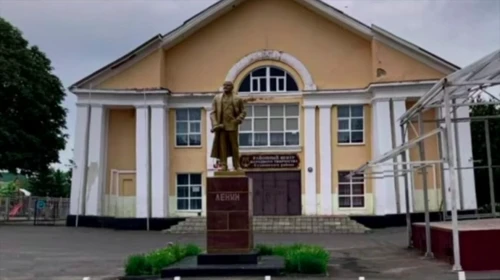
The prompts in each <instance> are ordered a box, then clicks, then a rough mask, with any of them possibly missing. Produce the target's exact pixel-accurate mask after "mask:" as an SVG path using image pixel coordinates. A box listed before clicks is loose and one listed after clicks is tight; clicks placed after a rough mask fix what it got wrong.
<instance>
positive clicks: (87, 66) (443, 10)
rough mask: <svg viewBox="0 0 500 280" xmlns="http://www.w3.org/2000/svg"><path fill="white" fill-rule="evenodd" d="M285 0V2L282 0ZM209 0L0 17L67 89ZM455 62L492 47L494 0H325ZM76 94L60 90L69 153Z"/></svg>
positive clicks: (49, 7)
mask: <svg viewBox="0 0 500 280" xmlns="http://www.w3.org/2000/svg"><path fill="white" fill-rule="evenodd" d="M290 1H291V0H290ZM214 2H216V1H215V0H149V1H143V0H141V1H139V0H106V1H105V0H100V1H98V0H86V1H84V0H0V16H1V17H4V18H6V19H7V20H8V21H10V22H11V23H12V24H14V25H15V26H17V27H18V28H19V29H20V30H21V31H22V32H23V33H24V36H25V38H27V39H28V40H29V42H30V43H31V44H36V45H38V46H39V47H40V48H41V49H42V50H43V51H44V52H45V53H46V54H47V55H48V57H49V58H50V59H51V60H52V65H53V66H54V68H55V73H56V75H58V76H59V78H60V79H61V80H62V82H63V84H64V86H65V87H66V88H67V87H68V86H69V85H71V84H72V83H74V82H76V81H77V80H79V79H81V78H83V77H84V76H86V75H88V74H90V73H91V72H93V71H95V70H97V69H98V68H100V67H102V66H104V65H105V64H107V63H109V62H111V61H113V60H114V59H116V58H118V57H119V56H121V55H123V54H125V53H126V52H128V51H130V50H132V49H134V48H135V47H137V46H138V45H139V44H141V43H143V42H144V41H145V40H147V39H149V38H151V37H152V36H153V35H155V34H158V33H161V34H164V33H167V32H168V31H170V30H172V29H173V28H175V27H177V26H178V25H180V24H182V22H183V21H184V20H186V19H188V18H190V17H191V16H193V15H194V14H196V13H198V12H200V11H201V10H203V9H204V8H206V7H208V6H209V5H211V4H213V3H214ZM325 2H327V3H329V4H330V5H332V6H334V7H336V8H337V9H340V10H342V11H343V12H344V13H346V14H348V15H350V16H353V17H354V18H356V19H358V20H360V21H362V22H364V23H365V24H368V25H370V24H375V25H378V26H380V27H383V28H385V29H387V30H389V31H390V32H392V33H394V34H396V35H398V36H400V37H402V38H404V39H406V40H408V41H410V42H412V43H414V44H417V45H419V46H420V47H423V48H425V49H427V50H429V51H431V52H433V53H435V54H437V55H438V56H441V57H443V58H444V59H446V60H448V61H450V62H452V63H455V64H457V65H459V66H461V67H463V66H466V65H467V64H469V63H472V62H474V61H475V60H477V59H479V58H481V57H482V56H484V55H486V54H488V53H490V52H492V51H494V50H496V49H498V48H500V0H430V1H427V0H379V1H377V0H325ZM75 101H76V98H75V97H74V96H73V95H72V94H71V93H68V95H67V98H66V100H65V103H64V105H65V106H66V107H67V108H68V110H69V112H68V118H67V125H68V133H69V134H70V138H69V139H68V145H67V148H66V150H65V151H63V152H62V153H61V163H62V164H63V165H64V164H66V163H67V162H68V159H69V158H71V157H72V151H71V150H72V147H73V141H74V139H73V137H72V136H73V135H74V130H75V110H76V106H75Z"/></svg>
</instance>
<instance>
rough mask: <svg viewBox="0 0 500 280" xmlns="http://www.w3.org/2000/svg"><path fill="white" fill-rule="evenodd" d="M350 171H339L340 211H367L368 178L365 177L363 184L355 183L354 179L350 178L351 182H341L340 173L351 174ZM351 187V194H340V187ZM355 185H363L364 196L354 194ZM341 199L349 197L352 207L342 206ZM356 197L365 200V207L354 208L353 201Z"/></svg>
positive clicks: (338, 197)
mask: <svg viewBox="0 0 500 280" xmlns="http://www.w3.org/2000/svg"><path fill="white" fill-rule="evenodd" d="M349 172H351V171H350V170H339V171H337V203H338V208H339V210H362V209H366V178H364V176H363V180H362V182H353V178H349V182H341V181H340V178H341V176H340V173H349ZM341 185H343V186H345V185H349V191H350V192H349V194H340V186H341ZM353 185H363V194H353ZM341 197H349V200H350V206H341V205H340V198H341ZM354 197H362V198H363V206H354V203H353V200H354Z"/></svg>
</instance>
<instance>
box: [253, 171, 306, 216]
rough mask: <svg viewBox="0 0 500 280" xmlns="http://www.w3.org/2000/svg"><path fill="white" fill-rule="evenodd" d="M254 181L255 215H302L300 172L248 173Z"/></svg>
mask: <svg viewBox="0 0 500 280" xmlns="http://www.w3.org/2000/svg"><path fill="white" fill-rule="evenodd" d="M247 176H249V177H251V178H252V179H253V214H254V215H256V216H292V215H300V214H301V210H302V209H301V192H300V171H283V172H247Z"/></svg>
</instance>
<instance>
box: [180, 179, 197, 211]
mask: <svg viewBox="0 0 500 280" xmlns="http://www.w3.org/2000/svg"><path fill="white" fill-rule="evenodd" d="M177 210H201V174H199V173H198V174H196V173H188V174H177Z"/></svg>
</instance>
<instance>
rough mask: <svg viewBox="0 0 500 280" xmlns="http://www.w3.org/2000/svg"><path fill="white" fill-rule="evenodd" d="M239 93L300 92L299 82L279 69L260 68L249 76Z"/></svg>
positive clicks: (271, 67)
mask: <svg viewBox="0 0 500 280" xmlns="http://www.w3.org/2000/svg"><path fill="white" fill-rule="evenodd" d="M238 91H239V92H287V91H299V87H298V86H297V82H295V80H294V79H293V77H292V76H291V75H290V74H288V73H287V72H286V71H285V70H283V69H280V68H278V67H273V66H266V67H260V68H257V69H255V70H253V71H252V72H250V74H248V75H247V76H246V77H245V78H244V79H243V81H242V82H241V84H240V88H239V90H238Z"/></svg>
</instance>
